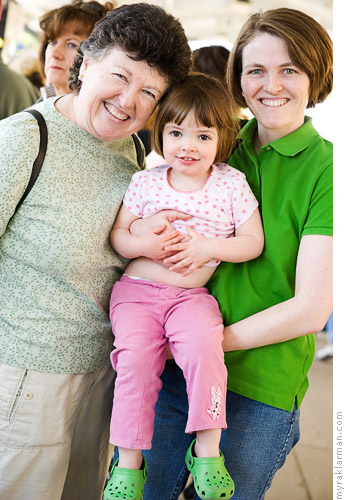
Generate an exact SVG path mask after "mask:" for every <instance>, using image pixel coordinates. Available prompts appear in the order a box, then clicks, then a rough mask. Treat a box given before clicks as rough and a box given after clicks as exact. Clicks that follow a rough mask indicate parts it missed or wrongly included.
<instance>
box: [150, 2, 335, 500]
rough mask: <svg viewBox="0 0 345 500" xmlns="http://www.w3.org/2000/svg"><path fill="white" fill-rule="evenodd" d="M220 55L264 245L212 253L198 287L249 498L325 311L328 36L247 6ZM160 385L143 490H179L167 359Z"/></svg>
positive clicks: (304, 381) (264, 472)
mask: <svg viewBox="0 0 345 500" xmlns="http://www.w3.org/2000/svg"><path fill="white" fill-rule="evenodd" d="M306 33H307V34H308V35H307V36H306ZM230 58H231V59H230V60H231V62H230V65H229V67H228V81H229V84H230V88H231V92H232V94H233V95H234V97H235V99H236V102H237V104H238V105H239V106H241V107H244V106H248V107H249V108H250V110H251V111H252V113H253V114H254V116H255V118H253V119H252V120H251V121H249V123H248V124H247V125H246V126H245V127H244V128H243V129H242V130H241V132H240V134H239V141H238V146H237V147H236V148H235V149H234V151H233V153H232V155H231V157H230V159H229V162H228V163H229V164H230V165H231V166H233V167H235V168H237V169H238V170H240V171H242V172H244V173H245V175H246V177H247V180H248V183H249V184H250V186H251V188H252V190H253V193H254V194H255V196H256V198H257V199H258V201H259V207H260V211H261V215H262V220H263V226H264V232H265V248H264V251H263V253H262V254H261V255H260V256H259V257H258V258H257V259H255V260H252V261H248V262H244V263H237V264H232V263H222V264H221V265H220V266H219V267H218V268H217V270H216V271H215V273H214V274H213V276H212V278H211V280H210V282H209V283H208V287H209V289H210V291H211V293H212V295H214V297H215V298H216V299H217V300H218V302H219V305H220V309H221V312H222V316H223V321H224V323H225V325H226V326H225V329H224V343H223V347H224V350H225V351H226V353H225V363H226V366H227V369H228V394H227V423H228V428H227V429H226V430H224V431H223V433H222V438H221V442H220V447H221V449H222V451H223V453H224V456H225V460H226V464H227V467H228V468H229V471H231V476H232V478H233V480H234V482H235V485H236V490H235V495H234V497H233V498H235V499H236V500H239V499H241V500H259V499H263V498H264V496H265V492H266V491H267V489H268V488H269V486H270V484H271V481H272V479H273V477H274V474H275V473H276V471H277V470H278V469H279V468H280V467H281V466H282V465H283V464H284V462H285V459H286V456H287V454H288V453H289V451H290V450H291V448H292V447H293V446H294V445H295V444H296V443H297V441H298V439H299V412H300V406H301V403H302V400H303V397H304V395H305V393H306V391H307V388H308V370H309V368H310V366H311V363H312V360H313V356H314V335H313V334H314V333H315V332H318V331H320V330H321V329H322V328H323V326H324V324H325V323H326V321H327V318H328V317H329V315H330V313H331V310H332V298H331V296H332V237H331V235H332V144H331V143H329V142H328V141H326V140H324V139H323V138H322V137H320V135H319V134H318V133H317V131H316V130H315V129H314V128H313V125H312V122H311V119H310V118H308V117H307V116H305V109H306V108H307V107H313V106H315V104H316V103H318V102H322V101H323V100H324V99H326V97H327V95H328V94H329V93H330V91H331V89H332V43H331V40H330V37H329V35H328V34H327V32H326V31H325V29H323V28H322V26H320V24H319V23H318V22H316V21H315V20H314V19H312V18H311V17H309V16H308V15H306V14H304V13H303V12H300V11H297V10H294V9H287V8H281V9H275V10H269V11H267V12H263V13H260V14H254V15H253V16H251V17H250V18H249V20H248V21H247V22H246V24H245V25H244V27H243V28H242V30H241V32H240V34H239V36H238V38H237V40H236V42H235V44H234V47H233V49H232V51H231V56H230ZM157 221H160V219H159V218H157ZM143 223H144V222H143ZM171 259H172V260H173V259H174V258H173V257H172V258H171ZM176 259H178V257H176ZM162 383H163V386H162V390H161V391H160V395H159V398H158V402H157V406H156V418H155V433H154V437H153V443H152V450H149V451H146V452H144V455H145V457H146V459H147V462H148V466H149V470H150V471H151V472H150V475H149V477H148V480H147V483H146V487H145V494H144V499H147V500H172V499H177V498H178V496H179V494H180V493H181V491H182V490H183V487H184V485H185V483H186V481H187V478H188V475H189V472H188V470H187V468H186V467H185V465H184V454H185V451H184V450H185V449H186V447H188V446H189V445H190V442H191V440H192V439H193V436H188V435H185V434H184V433H183V432H181V429H183V427H184V425H185V422H186V419H187V409H188V402H187V397H186V393H185V383H184V378H183V375H182V373H181V371H180V369H179V367H178V366H177V365H176V364H174V363H167V365H166V368H165V370H164V372H163V374H162ZM155 471H157V472H155ZM196 498H199V497H198V496H197V497H196Z"/></svg>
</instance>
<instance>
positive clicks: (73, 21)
mask: <svg viewBox="0 0 345 500" xmlns="http://www.w3.org/2000/svg"><path fill="white" fill-rule="evenodd" d="M115 6H116V4H115V3H114V2H106V3H105V5H101V4H100V3H99V2H97V1H95V0H92V1H90V2H83V1H80V0H73V2H71V3H70V4H67V5H63V6H62V7H59V8H58V9H53V10H50V11H49V12H46V13H45V14H43V16H42V17H41V18H40V28H41V29H42V30H43V33H42V39H41V44H40V47H39V52H38V56H39V61H40V69H41V72H42V75H43V76H45V74H44V64H45V59H46V56H45V54H46V49H47V46H48V43H49V42H50V41H52V40H55V39H56V38H57V37H58V36H59V35H60V34H61V33H62V32H63V30H64V29H65V28H66V26H69V27H70V26H72V28H73V30H74V32H75V34H76V35H79V34H83V35H85V36H86V37H87V36H89V35H90V33H91V31H92V29H93V27H94V25H95V24H96V23H97V21H99V20H100V19H102V17H104V16H105V15H106V13H107V12H108V11H109V10H112V9H114V8H115Z"/></svg>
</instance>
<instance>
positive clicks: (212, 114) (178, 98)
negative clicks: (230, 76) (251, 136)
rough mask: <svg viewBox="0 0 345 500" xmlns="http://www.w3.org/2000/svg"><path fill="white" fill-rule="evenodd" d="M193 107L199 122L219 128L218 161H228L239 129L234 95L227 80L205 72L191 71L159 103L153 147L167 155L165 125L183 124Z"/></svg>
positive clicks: (216, 159) (160, 153)
mask: <svg viewBox="0 0 345 500" xmlns="http://www.w3.org/2000/svg"><path fill="white" fill-rule="evenodd" d="M190 111H192V112H193V113H194V116H195V120H196V122H197V123H200V124H201V125H203V126H205V127H208V128H215V129H216V130H217V133H218V150H217V155H216V158H215V162H219V161H223V162H225V161H227V160H228V159H229V157H230V153H231V150H232V148H233V144H234V140H235V137H236V134H237V131H238V129H237V122H236V120H235V118H234V115H233V112H232V99H231V95H230V93H229V91H228V89H227V87H226V85H225V84H224V83H222V82H221V81H220V80H218V79H216V78H213V77H211V76H208V75H205V74H203V73H196V72H191V73H189V75H188V78H187V79H186V80H185V81H184V82H183V83H182V84H181V85H179V86H177V87H175V88H174V89H173V90H172V91H171V92H170V94H168V96H167V97H166V98H165V99H164V100H163V101H162V103H161V104H160V105H159V107H158V111H157V115H156V119H155V122H154V125H153V130H152V136H151V142H152V147H153V149H154V150H155V151H156V152H157V153H158V154H159V155H161V156H163V130H164V127H165V125H166V124H167V123H176V124H177V125H180V124H181V123H182V122H183V120H184V119H185V118H186V116H187V115H188V113H189V112H190Z"/></svg>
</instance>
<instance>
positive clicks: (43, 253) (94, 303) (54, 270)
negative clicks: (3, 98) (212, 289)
mask: <svg viewBox="0 0 345 500" xmlns="http://www.w3.org/2000/svg"><path fill="white" fill-rule="evenodd" d="M55 100H56V98H51V99H49V100H47V101H44V102H42V103H40V104H37V105H36V106H35V107H36V108H37V109H38V110H39V111H40V112H41V113H42V114H43V116H44V117H45V119H46V122H47V127H48V148H47V153H46V157H45V160H44V164H43V166H42V170H41V172H40V175H39V177H38V180H37V182H36V184H35V186H34V188H33V189H32V191H31V192H30V194H29V196H28V198H27V199H26V200H25V201H24V204H23V205H22V206H21V208H20V209H19V211H18V212H17V213H16V214H15V216H14V217H13V218H12V219H11V217H12V215H13V213H14V210H15V207H16V204H17V203H18V201H19V199H20V197H21V195H22V194H23V192H24V190H25V187H26V185H27V183H28V180H29V177H30V173H31V169H32V164H33V161H34V159H35V158H36V156H37V152H38V147H39V130H38V125H37V122H36V120H35V119H34V118H33V117H32V116H31V115H30V114H29V113H18V114H16V115H13V116H11V117H9V118H7V119H5V120H2V121H0V361H1V362H3V363H6V364H9V365H14V366H19V367H23V368H29V369H33V370H38V371H44V372H52V373H85V372H89V371H93V370H98V369H101V368H102V367H104V366H105V365H106V364H108V363H109V354H110V351H111V348H112V342H113V335H112V332H111V326H110V323H109V318H108V303H109V298H110V293H111V290H112V286H113V284H114V282H115V281H116V280H117V279H119V277H120V276H121V274H122V271H123V269H124V268H125V266H126V263H127V262H126V261H125V259H123V258H121V257H120V256H118V255H117V254H115V253H114V251H113V250H112V248H111V247H110V244H109V233H110V231H111V228H112V225H113V222H114V219H115V216H116V214H117V211H118V209H119V207H120V204H121V201H122V197H123V195H124V193H125V191H126V189H127V186H128V184H129V182H130V179H131V177H132V175H133V173H134V172H136V171H137V170H139V167H138V165H137V160H136V150H135V146H134V142H133V139H132V138H131V137H129V138H126V139H121V140H117V141H113V142H101V141H99V140H98V139H95V138H94V137H92V136H91V135H90V134H88V133H87V132H85V131H84V130H82V129H80V128H79V127H77V126H76V125H74V124H73V123H72V122H70V121H69V120H67V119H66V118H64V117H63V116H62V115H61V114H60V113H58V112H57V111H56V109H55V107H54V102H55ZM10 219H11V220H10Z"/></svg>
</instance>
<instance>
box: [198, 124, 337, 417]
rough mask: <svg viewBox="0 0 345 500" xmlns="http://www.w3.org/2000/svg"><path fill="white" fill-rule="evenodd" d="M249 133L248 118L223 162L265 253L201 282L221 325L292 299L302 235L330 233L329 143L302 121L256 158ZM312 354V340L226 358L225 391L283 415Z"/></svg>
mask: <svg viewBox="0 0 345 500" xmlns="http://www.w3.org/2000/svg"><path fill="white" fill-rule="evenodd" d="M256 127H257V122H256V119H255V118H253V119H252V120H251V121H250V122H248V123H247V124H246V126H245V127H244V128H243V129H242V130H241V132H240V134H239V146H238V147H237V148H236V150H235V151H234V152H233V154H232V156H231V158H230V160H229V164H230V165H231V166H233V167H235V168H237V169H238V170H241V171H242V172H244V173H245V175H246V177H247V180H248V182H249V184H250V186H251V188H252V190H253V192H254V194H255V196H256V198H257V199H258V201H259V204H260V211H261V215H262V220H263V225H264V231H265V248H264V251H263V253H262V254H261V255H260V256H259V257H258V258H256V259H254V260H252V261H249V262H244V263H241V264H232V263H225V262H223V263H222V264H221V265H220V266H219V267H218V269H217V270H216V272H215V273H214V275H213V276H212V278H211V280H210V282H209V283H208V287H209V289H210V291H211V293H212V295H213V296H214V297H215V298H216V299H217V300H218V302H219V305H220V309H221V312H222V315H223V320H224V324H225V325H229V324H232V323H236V322H237V321H239V320H241V319H243V318H246V317H248V316H251V315H252V314H255V313H256V312H258V311H261V310H263V309H267V308H268V307H271V306H273V305H275V304H277V303H280V302H283V301H285V300H288V299H290V298H291V297H293V295H294V288H295V271H296V260H297V254H298V248H299V244H300V241H301V238H302V236H303V235H307V234H320V235H332V215H333V214H332V144H331V143H330V142H328V141H326V140H324V139H322V138H321V137H320V135H319V134H318V133H317V132H316V130H315V129H314V127H313V126H312V120H311V119H310V118H308V117H307V118H306V119H305V123H304V125H303V126H302V127H300V128H299V129H298V130H296V131H295V132H293V133H292V134H290V135H288V136H286V137H283V138H281V139H278V140H276V141H274V142H272V143H270V144H267V145H265V146H264V147H262V148H261V150H260V151H259V153H258V155H257V156H256V155H255V152H254V149H253V145H252V138H253V134H254V132H255V130H256ZM314 350H315V339H314V335H306V336H303V337H299V338H296V339H294V340H290V341H288V342H282V343H279V344H274V345H269V346H264V347H259V348H255V349H248V350H246V351H234V352H228V353H226V354H225V362H226V366H227V369H228V374H229V376H228V389H230V390H232V391H234V392H236V393H238V394H241V395H243V396H246V397H248V398H251V399H254V400H257V401H260V402H262V403H265V404H268V405H271V406H275V407H277V408H281V409H283V410H287V411H291V410H292V409H293V406H294V403H295V402H296V404H297V407H299V406H300V404H301V402H302V399H303V397H304V395H305V393H306V391H307V388H308V377H307V373H308V370H309V368H310V366H311V364H312V361H313V357H314Z"/></svg>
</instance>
